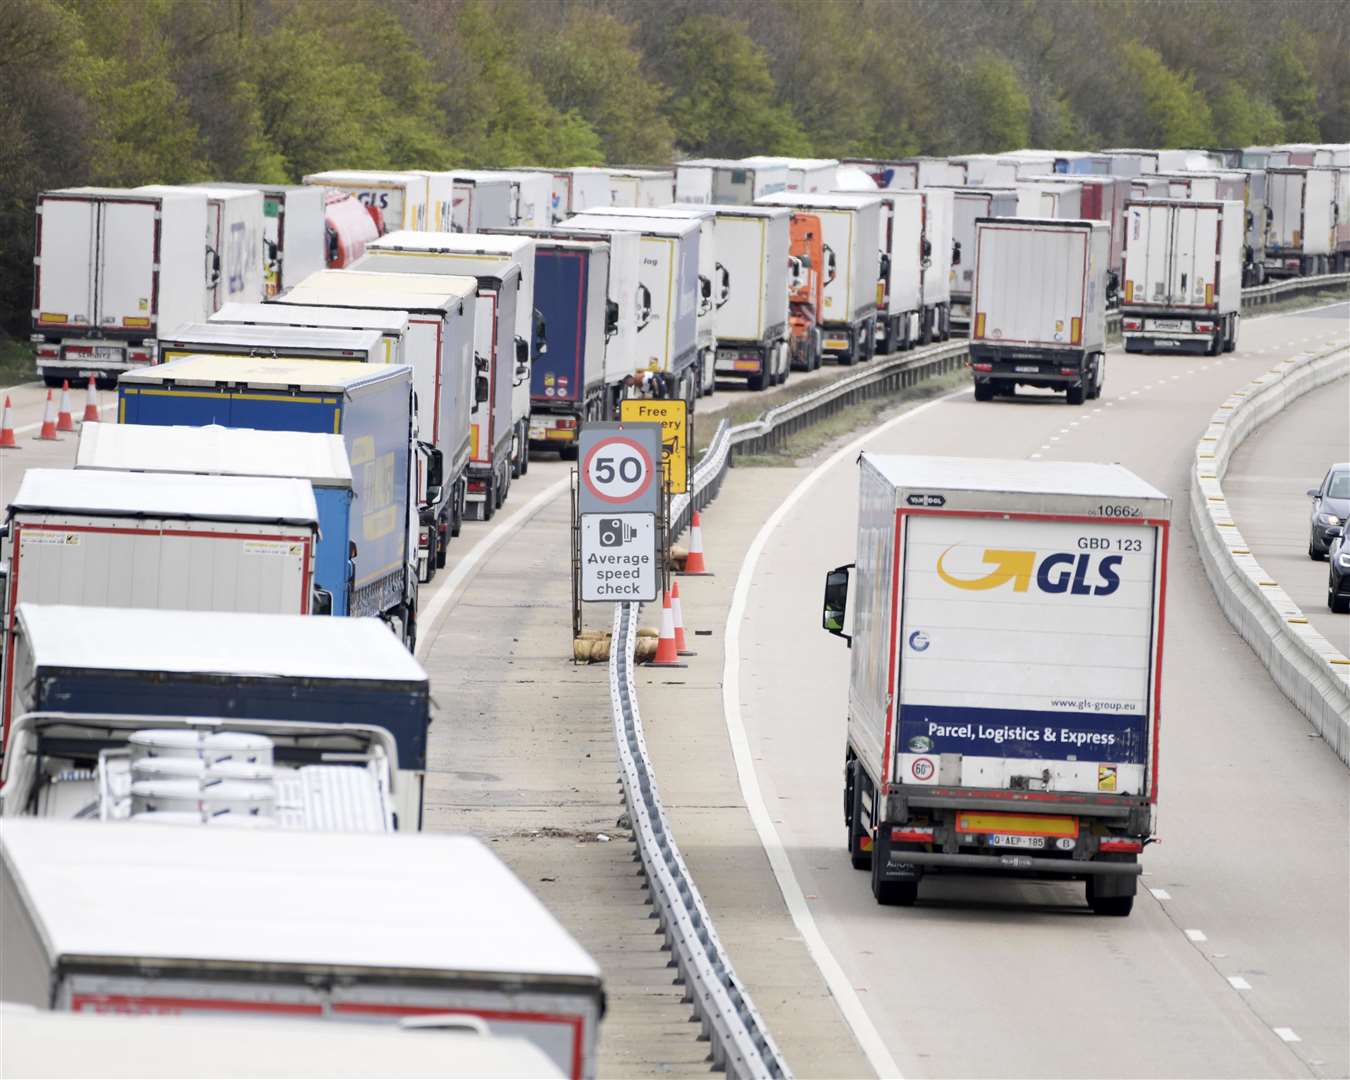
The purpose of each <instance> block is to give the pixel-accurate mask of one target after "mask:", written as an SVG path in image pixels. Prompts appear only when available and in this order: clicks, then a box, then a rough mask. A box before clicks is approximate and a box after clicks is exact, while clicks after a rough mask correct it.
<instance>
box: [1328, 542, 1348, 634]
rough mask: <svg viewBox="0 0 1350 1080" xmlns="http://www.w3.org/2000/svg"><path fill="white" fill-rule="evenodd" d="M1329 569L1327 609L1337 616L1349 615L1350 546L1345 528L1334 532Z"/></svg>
mask: <svg viewBox="0 0 1350 1080" xmlns="http://www.w3.org/2000/svg"><path fill="white" fill-rule="evenodd" d="M1328 554H1329V556H1330V559H1331V569H1330V570H1328V571H1327V607H1329V608H1331V610H1332V611H1333V612H1335V613H1336V614H1337V615H1345V614H1347V613H1350V544H1348V543H1346V541H1345V526H1344V525H1342V526H1341V527H1340V528H1338V529H1337V530H1336V535H1335V536H1334V537H1333V538H1332V541H1331V550H1330V552H1329V553H1328Z"/></svg>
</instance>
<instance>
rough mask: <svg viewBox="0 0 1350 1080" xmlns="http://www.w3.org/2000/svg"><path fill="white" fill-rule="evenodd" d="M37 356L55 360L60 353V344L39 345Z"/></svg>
mask: <svg viewBox="0 0 1350 1080" xmlns="http://www.w3.org/2000/svg"><path fill="white" fill-rule="evenodd" d="M37 354H38V356H40V357H42V358H43V359H44V360H55V359H56V358H57V357H58V356H60V355H61V346H59V345H39V346H38V347H37Z"/></svg>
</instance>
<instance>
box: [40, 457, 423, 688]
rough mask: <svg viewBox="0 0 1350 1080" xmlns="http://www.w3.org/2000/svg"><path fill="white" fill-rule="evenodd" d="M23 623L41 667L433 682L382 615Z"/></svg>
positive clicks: (116, 613) (82, 612)
mask: <svg viewBox="0 0 1350 1080" xmlns="http://www.w3.org/2000/svg"><path fill="white" fill-rule="evenodd" d="M83 475H91V474H83ZM19 622H20V623H21V624H22V627H23V631H22V632H23V637H24V638H25V640H26V641H27V642H28V648H29V650H30V652H31V654H32V656H33V662H34V664H36V665H37V666H40V667H54V668H88V669H92V670H96V671H174V672H186V673H190V674H206V675H227V676H236V677H239V678H243V677H246V676H252V677H262V678H266V677H277V678H293V679H339V680H342V681H346V682H366V681H369V682H401V683H422V684H425V683H426V682H427V673H426V672H425V671H423V670H422V665H421V664H419V663H418V662H417V661H416V660H414V659H413V657H412V654H411V653H409V652H408V650H407V649H405V648H404V647H403V644H402V642H400V641H399V640H398V638H396V637H394V635H393V634H391V633H390V632H389V628H388V627H387V626H385V625H384V623H382V622H380V621H379V620H378V619H358V618H345V619H339V618H323V617H319V616H315V615H255V614H252V613H241V612H235V611H170V610H164V611H156V610H149V609H140V608H99V607H70V606H66V605H62V604H29V603H24V604H20V605H19ZM146 642H154V647H153V648H147V647H146Z"/></svg>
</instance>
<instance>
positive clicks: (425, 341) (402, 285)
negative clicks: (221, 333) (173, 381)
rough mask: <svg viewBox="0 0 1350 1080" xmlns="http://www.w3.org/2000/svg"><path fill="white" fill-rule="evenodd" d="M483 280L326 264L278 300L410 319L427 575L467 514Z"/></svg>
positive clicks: (297, 305) (442, 560) (436, 566)
mask: <svg viewBox="0 0 1350 1080" xmlns="http://www.w3.org/2000/svg"><path fill="white" fill-rule="evenodd" d="M477 291H478V284H477V282H476V281H475V280H474V279H473V278H468V277H449V276H446V275H443V274H374V273H362V272H360V271H357V270H354V269H353V270H324V271H322V272H321V273H318V274H314V275H312V276H310V277H309V278H307V279H305V281H303V282H301V283H300V284H299V285H298V286H296V287H295V288H294V289H292V290H291V291H290V292H288V293H287V294H286V295H285V296H280V297H277V299H276V301H274V303H276V304H277V305H278V306H283V305H284V306H286V307H288V308H290V307H295V308H300V309H302V310H308V309H309V308H310V307H334V308H347V309H356V310H357V311H362V310H365V309H371V308H373V309H377V310H383V311H392V312H396V313H401V314H403V315H405V316H406V317H407V319H408V339H407V349H406V357H407V361H408V363H409V364H410V365H411V366H412V369H413V387H414V389H415V390H416V401H417V432H418V434H417V437H418V442H419V445H420V447H421V449H420V450H419V453H418V457H419V460H420V461H421V466H420V470H419V480H418V486H417V492H418V505H419V507H420V508H421V509H420V517H421V532H420V535H419V547H420V550H421V551H422V564H421V565H422V568H421V571H420V573H421V576H422V580H423V581H424V582H425V581H430V580H431V576H432V575H434V573H435V571H436V570H437V569H439V568H441V567H443V566H444V565H445V559H446V550H447V547H448V545H449V542H450V538H451V537H452V536H458V535H459V532H460V527H461V525H462V523H463V520H464V507H465V499H466V496H467V491H468V482H469V481H468V464H469V414H470V409H471V407H472V405H473V403H474V401H475V392H476V391H475V384H474V328H475V322H476V319H477V317H478V300H477Z"/></svg>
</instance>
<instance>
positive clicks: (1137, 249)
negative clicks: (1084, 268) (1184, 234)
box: [1125, 205, 1172, 304]
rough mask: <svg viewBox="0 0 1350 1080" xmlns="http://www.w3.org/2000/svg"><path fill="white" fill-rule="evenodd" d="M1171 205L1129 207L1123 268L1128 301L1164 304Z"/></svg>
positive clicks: (1168, 280)
mask: <svg viewBox="0 0 1350 1080" xmlns="http://www.w3.org/2000/svg"><path fill="white" fill-rule="evenodd" d="M1171 218H1172V208H1171V207H1170V206H1149V205H1135V206H1133V207H1131V208H1130V221H1129V238H1128V240H1127V241H1126V258H1127V259H1128V264H1127V266H1126V268H1125V278H1126V296H1125V302H1126V303H1127V304H1129V303H1134V304H1165V303H1167V302H1168V299H1169V297H1170V295H1171V294H1170V283H1171V255H1172V243H1171V236H1170V230H1171Z"/></svg>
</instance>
